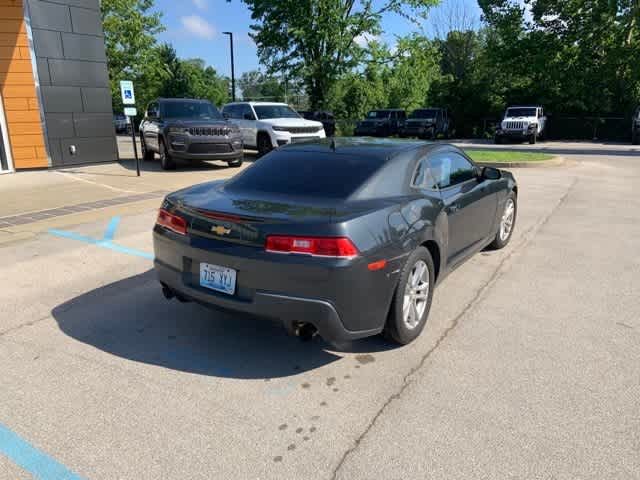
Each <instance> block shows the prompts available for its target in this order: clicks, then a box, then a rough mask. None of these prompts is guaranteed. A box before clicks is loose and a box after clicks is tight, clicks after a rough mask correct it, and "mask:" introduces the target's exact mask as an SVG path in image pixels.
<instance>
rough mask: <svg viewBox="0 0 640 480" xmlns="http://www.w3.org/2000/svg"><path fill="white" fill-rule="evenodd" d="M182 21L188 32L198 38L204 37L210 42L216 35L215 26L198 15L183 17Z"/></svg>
mask: <svg viewBox="0 0 640 480" xmlns="http://www.w3.org/2000/svg"><path fill="white" fill-rule="evenodd" d="M180 21H181V22H182V26H183V27H184V28H185V29H186V30H187V32H189V33H191V34H192V35H195V36H196V37H202V38H206V39H209V40H210V39H212V38H213V36H214V35H215V34H216V29H215V28H213V25H211V24H210V23H209V22H207V21H206V20H205V19H204V18H202V17H200V16H198V15H190V16H188V17H182V18H180Z"/></svg>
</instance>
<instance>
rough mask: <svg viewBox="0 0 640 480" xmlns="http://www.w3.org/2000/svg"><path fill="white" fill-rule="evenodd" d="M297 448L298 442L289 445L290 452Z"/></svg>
mask: <svg viewBox="0 0 640 480" xmlns="http://www.w3.org/2000/svg"><path fill="white" fill-rule="evenodd" d="M295 449H296V444H295V443H292V444H291V445H289V446H288V447H287V450H289V451H290V452H291V451H292V450H295Z"/></svg>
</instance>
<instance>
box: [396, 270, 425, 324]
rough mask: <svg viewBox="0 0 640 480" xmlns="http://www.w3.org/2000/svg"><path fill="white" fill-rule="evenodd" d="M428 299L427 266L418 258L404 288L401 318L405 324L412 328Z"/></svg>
mask: <svg viewBox="0 0 640 480" xmlns="http://www.w3.org/2000/svg"><path fill="white" fill-rule="evenodd" d="M428 301H429V267H428V266H427V264H426V263H425V262H424V261H423V260H419V261H417V262H416V264H415V265H414V266H413V268H412V269H411V273H410V274H409V278H407V285H406V286H405V289H404V302H403V305H402V318H403V320H404V323H405V325H406V326H407V328H409V329H410V330H413V329H414V328H416V327H417V326H418V325H420V322H421V321H422V317H423V316H424V312H425V310H426V308H427V303H428Z"/></svg>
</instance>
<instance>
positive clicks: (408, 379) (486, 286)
mask: <svg viewBox="0 0 640 480" xmlns="http://www.w3.org/2000/svg"><path fill="white" fill-rule="evenodd" d="M577 183H578V178H577V177H576V178H574V180H573V182H572V183H571V184H570V185H569V186H568V187H567V190H566V191H565V193H564V194H563V195H562V196H561V197H560V199H559V200H558V201H557V202H556V204H555V205H554V206H553V208H551V210H550V211H549V213H548V214H547V215H546V216H544V217H543V218H542V219H541V220H540V221H538V222H537V223H535V224H534V225H532V226H531V227H529V228H528V229H527V230H525V232H524V233H523V234H522V239H521V241H520V242H519V243H518V244H517V245H516V247H515V248H513V249H512V250H511V252H509V254H507V255H506V256H505V257H504V258H503V259H502V260H501V261H500V263H499V264H498V266H497V267H496V268H495V270H494V271H493V273H492V274H491V276H490V277H489V278H488V279H487V280H486V281H485V282H484V283H483V284H482V285H481V287H480V288H479V289H478V290H477V292H476V294H475V295H474V297H473V298H472V299H471V300H470V301H469V302H468V303H467V304H466V305H465V307H464V309H463V310H462V311H461V312H460V313H459V314H458V315H456V316H455V317H454V319H453V320H452V321H451V324H450V325H449V326H448V327H447V328H446V329H445V330H444V331H443V332H442V334H441V335H440V337H438V339H437V340H436V342H435V344H434V345H433V347H431V348H430V349H429V350H428V351H427V352H425V354H424V355H423V356H422V357H421V358H420V361H419V362H418V363H417V364H416V365H414V366H413V367H412V368H411V369H410V370H409V372H408V373H407V374H406V375H405V376H404V377H403V379H402V384H401V385H400V388H399V389H398V390H397V391H396V392H395V393H393V394H392V395H390V396H389V397H388V398H387V400H386V401H385V402H384V403H383V404H382V406H381V407H380V408H379V409H378V411H377V412H376V414H375V415H374V416H373V417H372V418H371V421H370V422H369V423H368V424H367V426H366V427H365V429H364V430H363V431H362V433H361V434H360V435H359V436H358V438H356V440H355V442H354V444H353V445H352V446H351V448H349V449H348V450H346V451H345V452H344V454H343V455H342V457H341V458H340V461H339V462H338V464H337V465H336V467H335V468H334V470H333V473H332V475H331V480H336V479H337V478H338V474H339V473H340V470H341V469H342V467H343V466H344V464H345V463H346V461H347V459H348V458H349V456H351V455H352V454H353V453H355V451H356V450H357V449H358V448H359V447H360V444H361V443H362V441H363V440H364V438H365V437H366V436H367V435H368V434H369V432H370V431H371V429H372V428H373V427H374V426H375V425H376V423H377V421H378V419H379V418H380V417H381V416H382V415H383V414H384V413H385V411H386V410H387V408H388V407H389V406H390V405H391V404H392V403H393V402H394V401H396V400H398V399H399V398H400V397H401V396H402V394H403V393H404V392H405V390H406V389H407V388H408V387H409V386H410V385H411V384H412V383H413V378H412V377H413V376H414V375H415V374H416V373H417V372H418V371H419V370H421V369H422V368H423V367H424V365H425V364H426V363H427V360H429V358H430V357H431V355H433V353H434V352H435V351H436V350H437V349H438V347H440V345H441V344H442V343H443V342H444V341H445V340H446V339H447V337H448V336H449V335H450V334H451V332H453V331H454V330H455V329H456V328H457V327H458V325H459V324H460V322H461V320H462V318H463V317H464V316H465V315H466V314H467V313H468V312H469V311H470V310H471V309H472V308H473V307H475V306H476V304H477V303H479V302H480V301H481V299H482V297H483V296H484V294H485V293H486V292H488V291H489V290H490V289H491V287H492V286H493V285H494V284H495V283H496V281H497V280H498V279H499V278H500V277H501V276H502V274H503V273H505V271H506V269H505V268H504V267H505V266H506V265H507V264H508V263H509V261H510V260H511V259H512V258H513V257H514V256H516V255H517V254H518V253H520V251H522V249H523V248H524V247H526V246H527V245H528V244H529V243H531V241H532V240H533V239H534V238H535V237H536V235H537V234H538V232H539V231H540V230H541V229H542V228H543V227H544V226H545V225H546V224H547V223H549V220H551V218H552V217H553V215H554V214H555V213H556V212H557V211H558V209H559V208H560V207H562V206H563V205H564V204H565V203H566V201H567V199H568V198H569V195H570V194H571V192H572V191H573V189H574V187H575V186H576V184H577Z"/></svg>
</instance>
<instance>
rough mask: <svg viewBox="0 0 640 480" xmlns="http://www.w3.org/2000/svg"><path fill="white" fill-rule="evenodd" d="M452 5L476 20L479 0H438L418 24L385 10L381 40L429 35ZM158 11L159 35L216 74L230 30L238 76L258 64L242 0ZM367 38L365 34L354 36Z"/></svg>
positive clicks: (222, 69)
mask: <svg viewBox="0 0 640 480" xmlns="http://www.w3.org/2000/svg"><path fill="white" fill-rule="evenodd" d="M452 8H456V9H462V10H464V11H465V13H466V14H467V15H468V16H470V17H471V18H474V19H475V20H476V21H479V18H480V9H479V8H478V4H477V0H442V3H441V5H440V6H439V7H436V8H435V9H433V10H432V11H431V13H430V20H428V21H427V22H425V23H424V24H423V25H422V26H416V25H414V24H412V23H411V22H409V21H408V20H406V19H404V18H402V17H400V16H398V15H387V16H385V17H384V19H383V23H382V27H383V31H384V33H383V34H382V35H381V40H383V41H385V42H387V43H388V44H389V45H391V46H393V44H394V43H395V41H394V39H395V36H398V35H406V34H408V33H410V32H412V31H419V30H420V29H421V28H422V29H423V30H424V32H423V33H425V34H427V35H428V36H433V35H434V34H435V33H436V30H437V29H439V28H441V27H437V25H442V24H444V23H446V22H445V21H443V19H444V17H445V16H446V13H447V12H449V11H451V9H452ZM156 10H157V11H159V12H162V14H163V17H162V22H163V24H164V25H165V27H166V31H165V32H163V33H162V34H160V35H159V38H158V40H159V41H161V42H168V43H170V44H172V45H173V46H174V47H175V49H176V51H177V52H178V55H179V56H180V57H182V58H196V57H197V58H202V59H203V60H204V61H205V63H206V64H207V65H211V66H212V67H214V68H215V69H216V70H217V71H218V73H220V74H222V75H227V76H231V60H230V56H229V37H228V36H227V35H224V34H223V33H222V32H225V31H230V32H233V41H234V52H235V67H236V77H237V78H239V77H240V76H241V75H242V73H243V72H246V71H249V70H256V69H259V68H260V64H259V61H258V56H257V53H256V46H255V44H254V43H253V40H252V39H251V38H250V37H249V31H250V28H249V27H250V25H251V23H252V21H251V14H250V12H249V9H248V8H247V6H246V5H245V4H244V3H242V2H241V0H232V1H231V2H227V0H179V1H175V0H156ZM358 40H359V41H360V42H366V41H367V39H366V38H360V39H358Z"/></svg>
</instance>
